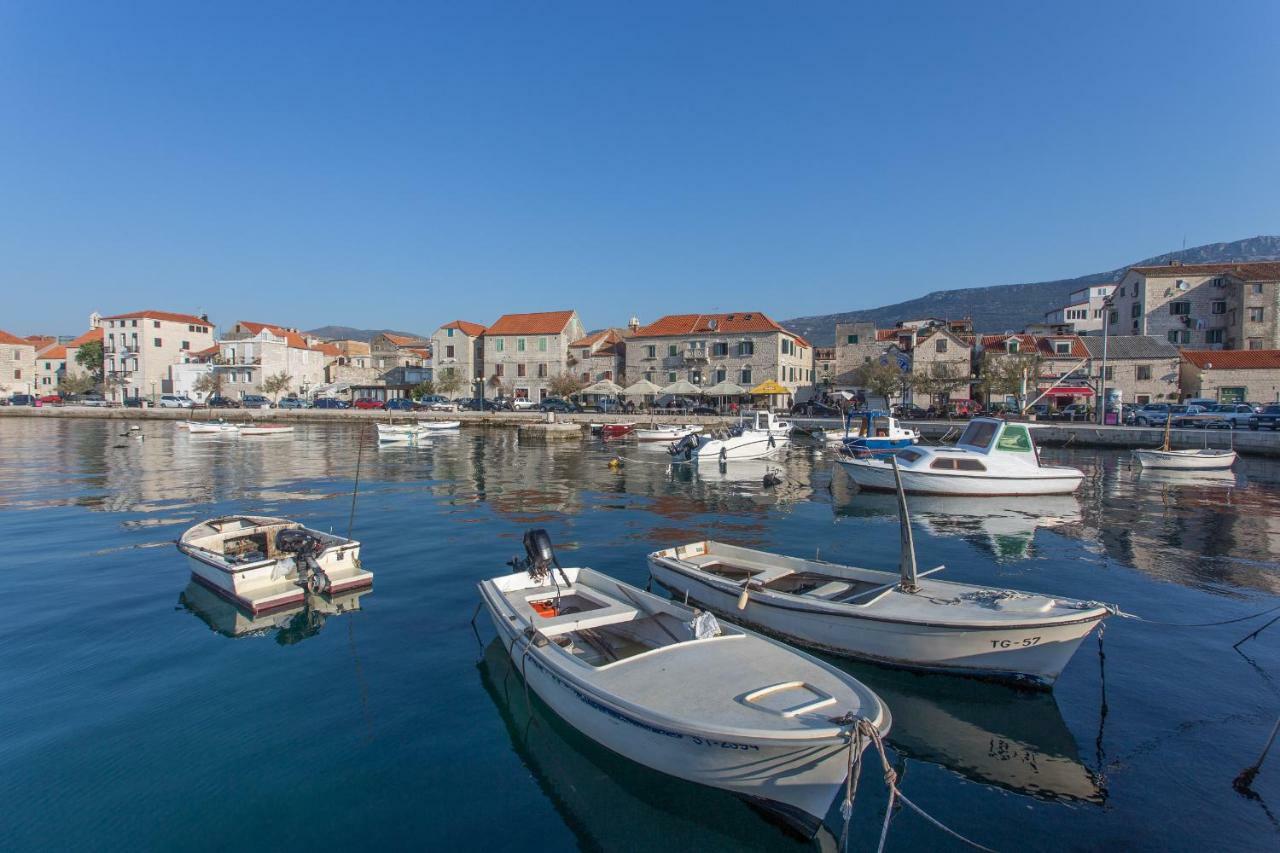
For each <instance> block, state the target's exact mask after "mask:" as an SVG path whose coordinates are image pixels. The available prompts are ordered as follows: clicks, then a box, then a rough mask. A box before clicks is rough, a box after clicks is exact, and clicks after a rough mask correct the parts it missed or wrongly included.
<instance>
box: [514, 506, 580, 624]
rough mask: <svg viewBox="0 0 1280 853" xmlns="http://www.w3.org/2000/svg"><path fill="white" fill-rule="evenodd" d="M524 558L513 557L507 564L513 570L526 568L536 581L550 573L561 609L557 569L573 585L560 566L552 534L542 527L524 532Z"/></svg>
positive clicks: (564, 579) (565, 580)
mask: <svg viewBox="0 0 1280 853" xmlns="http://www.w3.org/2000/svg"><path fill="white" fill-rule="evenodd" d="M524 553H525V557H524V559H521V558H520V557H512V558H511V559H510V560H508V561H507V565H509V566H511V568H512V570H513V571H517V572H518V571H521V570H524V571H526V572H528V573H529V577H530V578H532V579H533V580H535V581H539V582H541V581H542V579H543V578H545V577H547V576H548V575H549V576H550V577H551V583H552V585H554V586H555V588H556V610H557V611H558V610H559V609H560V584H559V583H558V582H557V581H556V570H559V572H560V579H561V580H563V581H564V585H565V586H571V585H572V584H570V583H569V576H568V575H566V574H565V573H564V569H563V568H561V566H560V560H559V558H557V557H556V549H555V548H553V547H552V546H551V535H550V534H549V533H547V531H546V530H544V529H543V528H541V527H535V528H533V529H532V530H528V531H526V532H525V534H524Z"/></svg>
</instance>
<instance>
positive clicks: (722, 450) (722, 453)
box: [720, 447, 729, 464]
mask: <svg viewBox="0 0 1280 853" xmlns="http://www.w3.org/2000/svg"><path fill="white" fill-rule="evenodd" d="M728 459H729V452H728V450H727V449H726V448H723V447H722V448H720V463H721V464H724V462H726V461H727V460H728Z"/></svg>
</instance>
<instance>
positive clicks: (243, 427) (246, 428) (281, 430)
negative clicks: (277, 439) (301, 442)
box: [240, 423, 293, 435]
mask: <svg viewBox="0 0 1280 853" xmlns="http://www.w3.org/2000/svg"><path fill="white" fill-rule="evenodd" d="M291 432H293V427H292V426H290V425H289V424H253V423H250V424H240V434H241V435H288V434H289V433H291Z"/></svg>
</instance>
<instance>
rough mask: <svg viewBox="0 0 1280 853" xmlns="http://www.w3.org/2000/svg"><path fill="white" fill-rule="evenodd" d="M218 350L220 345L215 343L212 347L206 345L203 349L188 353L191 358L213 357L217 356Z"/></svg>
mask: <svg viewBox="0 0 1280 853" xmlns="http://www.w3.org/2000/svg"><path fill="white" fill-rule="evenodd" d="M218 350H219V347H218V345H217V344H214V345H213V346H211V347H205V348H204V349H202V350H196V351H195V352H189V353H187V355H188V356H189V357H190V358H211V357H213V356H215V355H217V354H218Z"/></svg>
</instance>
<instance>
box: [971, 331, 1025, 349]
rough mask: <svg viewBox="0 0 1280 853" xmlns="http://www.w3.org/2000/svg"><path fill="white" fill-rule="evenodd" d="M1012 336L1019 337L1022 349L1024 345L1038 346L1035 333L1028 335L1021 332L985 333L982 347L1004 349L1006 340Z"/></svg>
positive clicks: (1019, 345)
mask: <svg viewBox="0 0 1280 853" xmlns="http://www.w3.org/2000/svg"><path fill="white" fill-rule="evenodd" d="M1010 338H1017V340H1018V348H1019V349H1022V348H1023V347H1027V348H1032V349H1034V348H1035V346H1036V337H1035V335H1028V334H1025V333H1022V332H1019V333H1018V334H1012V335H983V336H982V348H983V349H993V348H1000V349H1003V348H1004V344H1005V341H1007V340H1009V339H1010Z"/></svg>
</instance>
